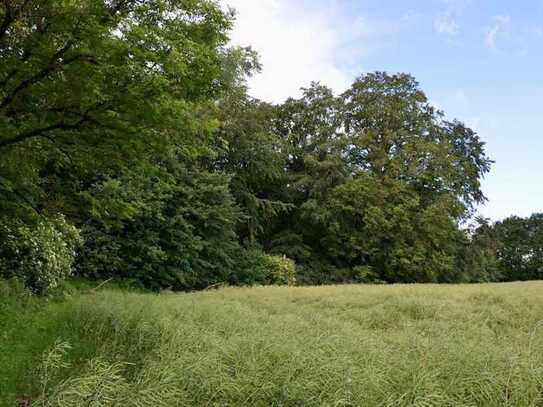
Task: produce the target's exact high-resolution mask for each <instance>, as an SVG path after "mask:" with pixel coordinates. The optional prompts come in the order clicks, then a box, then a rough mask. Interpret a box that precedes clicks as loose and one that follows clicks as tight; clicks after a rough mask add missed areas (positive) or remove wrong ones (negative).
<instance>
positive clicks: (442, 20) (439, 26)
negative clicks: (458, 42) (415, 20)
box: [434, 11, 459, 35]
mask: <svg viewBox="0 0 543 407" xmlns="http://www.w3.org/2000/svg"><path fill="white" fill-rule="evenodd" d="M434 29H435V30H436V31H437V32H438V33H440V34H449V35H456V34H458V29H459V27H458V24H457V23H456V21H455V19H454V17H453V16H452V13H451V12H449V11H446V12H444V13H441V14H439V15H438V16H437V17H436V18H435V19H434Z"/></svg>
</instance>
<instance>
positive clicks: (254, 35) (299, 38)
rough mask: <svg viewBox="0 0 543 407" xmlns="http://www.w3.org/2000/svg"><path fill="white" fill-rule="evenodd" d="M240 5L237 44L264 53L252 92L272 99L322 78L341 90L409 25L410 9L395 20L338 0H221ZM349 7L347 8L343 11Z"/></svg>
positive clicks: (297, 91) (234, 40) (296, 92)
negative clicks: (366, 59)
mask: <svg viewBox="0 0 543 407" xmlns="http://www.w3.org/2000/svg"><path fill="white" fill-rule="evenodd" d="M221 4H222V5H223V6H226V5H228V6H230V7H232V8H234V9H236V11H237V16H236V21H235V24H234V29H233V31H232V33H231V42H232V44H233V45H241V46H247V45H251V46H252V47H253V49H255V50H256V51H257V52H258V53H259V54H260V60H261V63H262V65H263V71H262V73H261V74H259V75H256V76H255V77H253V78H251V79H250V80H249V88H250V93H251V94H252V95H253V96H255V97H257V98H260V99H263V100H266V101H270V102H282V101H284V100H285V99H286V98H287V97H289V96H293V97H296V96H299V95H300V94H301V92H300V87H304V86H308V85H309V84H310V82H311V81H320V82H321V83H322V84H324V85H327V86H329V87H331V88H332V89H334V91H336V92H341V91H343V90H345V89H346V88H347V87H348V86H349V85H350V83H351V82H352V80H353V79H354V77H355V76H356V75H358V74H360V69H361V67H360V61H361V60H362V58H363V56H364V55H366V53H367V52H368V50H369V49H371V48H372V47H376V46H377V45H376V44H379V46H382V41H377V39H376V37H379V39H383V38H385V37H387V36H392V35H395V34H397V33H398V32H400V31H401V30H403V29H404V28H405V27H407V26H409V25H410V24H411V23H412V22H413V19H414V18H415V17H414V16H413V15H411V14H406V15H404V16H403V17H401V18H398V19H396V21H394V20H386V19H378V18H368V17H360V16H352V15H349V14H348V11H346V10H345V9H344V8H343V9H342V8H341V7H338V3H337V2H333V1H332V2H324V1H318V0H315V1H312V2H310V3H307V0H221ZM342 13H343V14H342Z"/></svg>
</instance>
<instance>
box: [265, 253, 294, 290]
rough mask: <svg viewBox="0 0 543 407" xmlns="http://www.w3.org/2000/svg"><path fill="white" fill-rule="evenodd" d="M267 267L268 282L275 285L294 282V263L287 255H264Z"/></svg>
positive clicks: (292, 283)
mask: <svg viewBox="0 0 543 407" xmlns="http://www.w3.org/2000/svg"><path fill="white" fill-rule="evenodd" d="M265 258H266V261H267V263H268V264H267V266H268V268H269V274H268V281H267V282H268V283H269V284H275V285H295V284H296V264H295V263H294V261H293V260H292V259H289V258H288V257H287V256H278V255H270V254H266V255H265Z"/></svg>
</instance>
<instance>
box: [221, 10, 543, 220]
mask: <svg viewBox="0 0 543 407" xmlns="http://www.w3.org/2000/svg"><path fill="white" fill-rule="evenodd" d="M220 1H221V3H222V4H223V6H225V7H226V6H227V5H228V6H230V7H232V8H234V9H236V11H237V17H236V22H235V26H234V29H233V31H232V32H231V36H230V37H231V42H232V44H234V45H241V46H248V45H251V46H252V47H253V48H254V49H255V50H256V51H258V53H259V54H260V60H261V62H262V64H263V71H262V73H261V74H259V75H257V76H255V77H253V78H251V79H250V81H249V86H250V93H251V95H252V96H254V97H257V98H259V99H262V100H266V101H269V102H275V103H280V102H282V101H284V100H285V99H286V98H287V97H289V96H293V97H297V96H300V94H301V92H300V88H301V87H304V86H307V85H309V84H310V82H311V81H319V82H321V83H323V84H325V85H327V86H329V87H331V88H332V89H334V90H335V91H336V92H338V93H339V92H342V91H343V90H345V89H346V88H347V87H348V86H349V85H350V84H351V83H352V82H353V80H354V79H355V78H356V77H357V76H359V75H361V74H363V73H366V72H371V71H388V72H407V73H410V74H412V75H413V76H414V77H415V78H416V79H417V80H418V81H419V83H420V85H421V88H422V89H423V90H424V92H425V93H426V95H427V96H428V98H429V100H430V102H431V103H432V104H433V105H434V106H436V107H438V108H440V109H441V110H443V111H444V112H445V114H446V117H447V119H454V118H456V119H459V120H461V121H463V122H465V123H466V124H468V125H469V126H470V127H471V128H473V129H474V130H476V131H477V132H478V133H479V135H480V137H481V138H482V139H483V140H484V141H485V142H486V143H487V145H486V151H487V153H488V155H489V156H490V158H492V159H493V160H495V164H494V165H493V167H492V170H491V172H490V174H487V176H486V177H485V179H484V180H483V191H484V193H485V195H486V196H487V198H488V202H487V203H486V204H485V205H484V206H482V207H480V208H479V212H480V213H481V214H482V215H483V216H485V217H488V218H491V219H492V220H500V219H503V218H505V217H507V216H510V215H518V216H529V215H530V214H532V213H534V212H543V0H517V1H511V0H418V1H415V0H380V1H375V0H220Z"/></svg>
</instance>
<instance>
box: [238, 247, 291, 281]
mask: <svg viewBox="0 0 543 407" xmlns="http://www.w3.org/2000/svg"><path fill="white" fill-rule="evenodd" d="M236 264H237V265H238V268H237V270H236V272H235V273H233V274H232V276H231V278H230V281H229V283H230V284H233V285H253V284H262V285H270V284H273V285H294V284H296V264H295V262H294V260H292V259H289V258H288V257H286V256H284V255H277V254H267V253H265V252H264V251H263V250H262V248H261V247H259V246H258V245H248V246H246V247H244V248H242V249H241V251H240V255H239V257H238V259H237V262H236Z"/></svg>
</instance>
